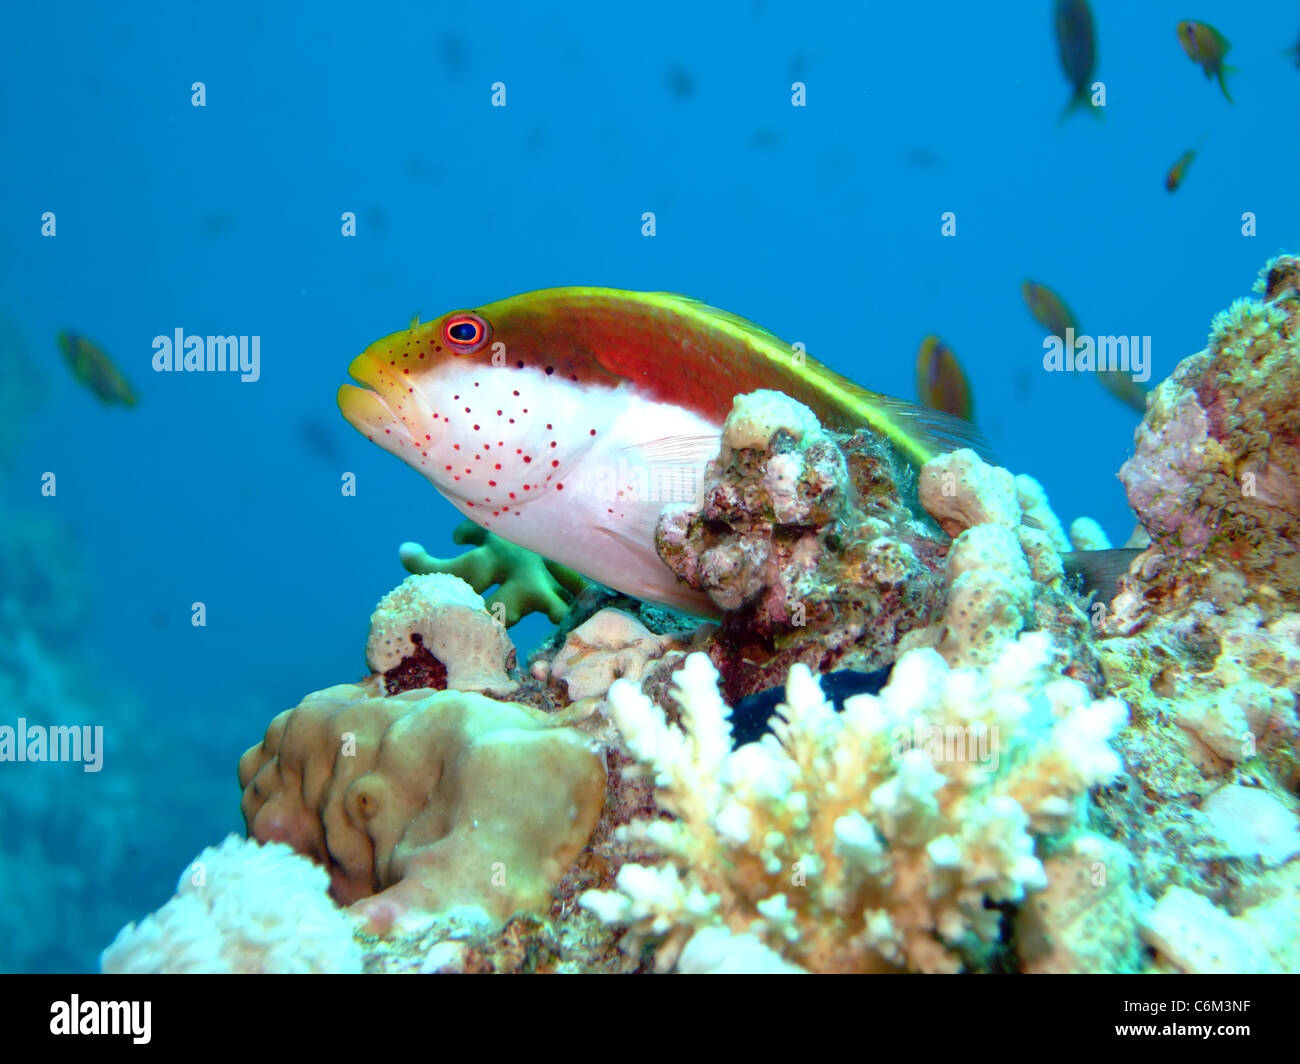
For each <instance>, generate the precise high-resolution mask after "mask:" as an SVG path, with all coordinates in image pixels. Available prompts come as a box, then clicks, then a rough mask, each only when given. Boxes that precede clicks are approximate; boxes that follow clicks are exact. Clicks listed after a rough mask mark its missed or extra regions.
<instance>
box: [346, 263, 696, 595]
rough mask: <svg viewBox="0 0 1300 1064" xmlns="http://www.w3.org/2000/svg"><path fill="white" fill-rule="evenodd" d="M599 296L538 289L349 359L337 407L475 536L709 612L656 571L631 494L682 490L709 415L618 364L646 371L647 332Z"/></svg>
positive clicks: (654, 514)
mask: <svg viewBox="0 0 1300 1064" xmlns="http://www.w3.org/2000/svg"><path fill="white" fill-rule="evenodd" d="M615 295H616V294H610V293H609V292H607V291H606V290H598V289H551V290H545V291H541V292H532V293H526V294H525V295H522V296H513V297H511V298H510V299H506V300H502V301H500V302H497V303H491V304H487V305H484V306H482V307H479V308H477V309H474V310H457V311H452V312H451V313H449V314H444V315H442V316H441V317H439V318H437V319H435V320H433V321H430V322H426V323H423V324H420V323H412V325H411V326H410V328H408V329H404V330H403V331H401V332H397V333H393V334H392V335H391V336H386V337H384V338H383V339H382V340H379V341H377V342H376V343H373V344H371V345H370V346H369V347H368V348H366V350H365V351H364V352H362V354H361V355H359V356H358V357H357V358H356V359H354V360H353V362H352V364H351V366H350V367H349V372H350V373H351V375H352V377H353V378H354V379H355V380H356V381H357V382H358V384H357V385H344V386H343V387H342V388H340V389H339V395H338V401H339V408H340V410H341V411H342V413H343V416H344V417H345V418H346V419H347V420H348V421H349V422H350V423H351V424H352V425H353V427H354V428H356V429H357V430H358V431H359V432H361V433H362V434H363V435H364V436H365V437H366V438H367V439H369V440H371V441H373V442H374V443H377V444H378V445H379V446H380V447H383V448H384V449H385V450H387V451H389V452H390V453H392V454H394V455H396V456H397V457H398V458H400V459H401V460H402V461H404V462H406V463H407V464H408V465H410V466H412V467H414V468H415V469H416V470H418V471H419V472H420V473H421V474H423V475H424V476H425V477H426V478H427V479H428V480H429V481H430V482H432V484H433V485H434V487H436V488H437V489H438V491H439V492H440V493H441V494H442V495H443V496H444V497H445V498H446V499H447V500H448V501H449V502H451V503H452V505H453V506H455V507H456V508H457V509H458V510H460V511H461V513H463V514H464V515H465V516H467V517H469V518H470V519H471V520H473V521H474V522H476V523H477V524H479V525H481V526H482V527H484V528H488V529H490V530H492V531H494V532H497V533H498V534H500V535H502V536H504V537H505V538H507V539H509V540H510V541H511V542H514V543H517V544H519V545H520V546H523V547H527V548H529V549H530V550H534V551H537V552H538V553H541V554H543V555H545V556H546V557H548V558H551V559H553V560H555V561H559V562H562V563H564V564H565V565H568V566H570V567H571V568H574V569H577V570H578V571H579V572H582V573H585V574H586V575H587V576H589V577H591V578H592V579H595V580H598V581H600V582H602V583H605V584H608V585H609V586H612V587H616V588H618V589H619V590H622V591H626V592H627V593H628V594H633V595H636V596H637V597H640V598H643V599H648V600H650V601H657V602H663V603H665V604H671V605H675V606H678V607H680V608H684V609H691V610H693V611H695V612H701V611H703V612H711V611H712V610H711V607H710V606H709V605H708V603H707V600H706V599H705V598H704V596H703V595H701V594H700V593H698V592H695V591H692V590H691V589H689V588H687V587H686V586H685V585H682V584H680V583H678V581H677V580H676V577H675V576H674V575H673V573H672V572H671V571H670V570H669V569H668V568H667V567H666V566H664V564H663V563H662V562H661V561H660V559H659V557H658V554H657V553H656V551H655V546H654V528H655V523H656V520H657V518H658V516H659V513H660V511H661V510H662V509H663V505H664V501H665V500H664V493H663V492H658V493H656V492H653V491H650V492H648V491H647V490H646V488H645V485H646V484H653V485H662V484H664V483H666V482H667V481H668V480H669V479H672V478H676V479H674V480H673V482H674V483H676V482H677V481H681V482H682V483H683V484H686V485H687V486H688V487H689V486H691V485H693V484H695V483H696V482H697V481H698V480H699V479H700V476H701V475H702V472H703V469H704V465H705V463H706V462H707V461H708V459H709V458H711V457H712V456H713V455H714V454H716V453H717V448H718V438H719V431H720V419H717V420H716V421H715V420H713V419H711V418H708V417H705V416H702V415H701V414H699V413H697V412H694V411H692V410H690V409H688V408H687V407H686V406H684V405H683V404H682V402H681V401H680V400H679V399H678V398H677V397H676V395H665V396H657V395H655V394H652V390H650V389H647V388H646V387H644V386H643V381H642V380H641V379H640V378H641V375H640V374H639V373H638V372H637V370H636V369H635V368H634V367H635V366H638V365H646V364H649V363H651V362H653V361H654V360H653V358H651V357H649V356H648V355H645V354H643V353H642V348H641V347H637V346H636V345H638V344H642V345H653V344H656V343H660V341H659V339H658V334H656V332H655V330H654V323H653V322H650V321H647V322H645V323H641V322H640V321H631V322H628V321H625V320H617V318H616V317H615V316H614V315H612V314H611V311H610V306H611V301H612V300H614V299H615ZM614 305H615V306H617V303H616V302H615V303H614ZM661 331H662V330H661ZM629 351H631V352H632V353H631V354H627V352H629ZM619 357H625V358H626V362H625V363H624V364H619V365H614V366H611V365H610V362H611V360H614V359H617V358H619ZM629 365H630V366H632V367H633V368H629ZM692 390H694V391H695V392H698V390H699V388H698V384H696V385H695V386H694V388H693V389H692V388H691V387H690V386H687V387H685V388H682V389H674V391H675V392H678V393H680V392H681V391H687V392H688V393H689V392H690V391H692ZM665 471H666V472H665ZM687 497H689V498H693V497H694V490H693V487H691V488H690V490H689V491H688V493H687ZM675 498H676V497H673V499H671V500H669V501H675Z"/></svg>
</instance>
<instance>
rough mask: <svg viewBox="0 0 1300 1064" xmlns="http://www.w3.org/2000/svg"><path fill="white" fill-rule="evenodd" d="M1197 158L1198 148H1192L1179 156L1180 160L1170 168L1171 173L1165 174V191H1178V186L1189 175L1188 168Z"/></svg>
mask: <svg viewBox="0 0 1300 1064" xmlns="http://www.w3.org/2000/svg"><path fill="white" fill-rule="evenodd" d="M1195 158H1196V150H1195V149H1194V148H1193V149H1190V150H1188V151H1185V152H1183V154H1182V155H1180V156H1178V161H1177V162H1176V163H1174V165H1173V166H1171V167H1170V168H1169V173H1167V174H1165V191H1166V192H1174V191H1177V189H1178V186H1179V185H1181V184H1182V183H1183V178H1184V177H1185V176H1186V175H1187V168H1188V167H1189V166H1191V165H1192V160H1193V159H1195Z"/></svg>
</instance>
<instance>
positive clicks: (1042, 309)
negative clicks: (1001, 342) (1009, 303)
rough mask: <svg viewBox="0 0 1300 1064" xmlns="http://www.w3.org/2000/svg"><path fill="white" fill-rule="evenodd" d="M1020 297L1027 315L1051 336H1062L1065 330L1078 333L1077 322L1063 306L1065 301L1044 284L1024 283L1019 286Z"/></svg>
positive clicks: (1072, 314) (1035, 282)
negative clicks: (1032, 317)
mask: <svg viewBox="0 0 1300 1064" xmlns="http://www.w3.org/2000/svg"><path fill="white" fill-rule="evenodd" d="M1020 295H1021V297H1022V298H1023V299H1024V301H1025V306H1027V307H1028V308H1029V313H1030V314H1032V315H1033V316H1034V321H1036V322H1038V324H1039V325H1041V326H1042V327H1043V328H1044V329H1046V330H1047V331H1048V333H1049V334H1051V335H1052V336H1064V335H1065V330H1066V329H1073V330H1074V331H1075V332H1078V331H1079V322H1078V319H1077V318H1075V316H1074V313H1073V312H1072V311H1071V310H1070V308H1069V307H1067V306H1066V305H1065V300H1064V299H1062V298H1061V297H1060V296H1059V295H1057V294H1056V293H1055V292H1054V291H1052V289H1050V288H1048V287H1047V285H1045V284H1039V283H1038V282H1037V281H1025V282H1023V283H1022V284H1021V285H1020Z"/></svg>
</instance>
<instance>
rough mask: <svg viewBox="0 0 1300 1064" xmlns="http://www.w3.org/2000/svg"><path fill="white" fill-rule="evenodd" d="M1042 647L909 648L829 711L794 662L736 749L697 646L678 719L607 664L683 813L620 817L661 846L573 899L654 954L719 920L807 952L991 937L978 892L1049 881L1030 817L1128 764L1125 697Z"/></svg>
mask: <svg viewBox="0 0 1300 1064" xmlns="http://www.w3.org/2000/svg"><path fill="white" fill-rule="evenodd" d="M1051 659H1052V651H1051V646H1050V639H1049V638H1048V637H1047V636H1045V635H1043V634H1041V633H1031V634H1026V635H1022V636H1021V637H1020V638H1019V639H1018V640H1016V641H1013V642H1008V643H1005V644H1004V645H1003V647H1002V649H1001V651H1000V653H999V655H998V656H997V657H996V658H995V659H994V660H993V661H992V662H991V663H989V664H988V665H987V666H986V667H984V668H982V669H977V668H951V667H949V666H948V664H947V663H946V662H945V661H944V660H943V659H942V658H941V657H940V656H939V655H938V654H937V653H936V652H934V651H932V650H928V649H920V650H915V651H912V652H911V653H908V654H905V655H904V656H903V657H902V658H900V659H899V661H898V662H897V663H896V664H895V666H894V672H893V676H892V677H891V679H890V682H889V684H888V685H887V686H886V687H885V689H884V690H883V691H882V692H881V694H880V695H879V696H873V695H861V696H856V697H854V698H850V699H848V700H847V701H846V702H845V704H844V710H843V712H842V713H840V714H836V713H835V712H834V710H833V708H832V707H831V706H830V705H829V704H828V703H827V702H826V701H825V700H824V699H823V697H822V694H821V690H820V687H819V685H818V684H817V681H816V679H815V677H814V676H813V675H812V674H811V673H810V672H809V671H808V670H807V668H806V667H805V666H796V667H795V668H793V669H792V670H791V673H790V677H789V680H788V682H787V685H786V697H787V701H786V703H785V704H784V705H783V706H782V707H781V709H780V717H779V718H776V719H774V720H773V722H772V730H773V732H774V735H771V736H765V737H764V738H763V740H761V741H760V742H757V743H751V744H748V745H745V746H741V747H740V748H739V749H737V750H732V748H731V734H730V725H729V723H728V720H727V716H728V713H729V709H728V707H727V706H726V705H725V703H723V701H722V700H721V698H720V696H719V694H718V691H717V687H716V683H717V673H716V672H715V670H714V669H713V667H712V666H711V665H710V663H709V661H708V659H707V658H706V657H705V656H703V655H698V654H697V655H691V656H690V657H689V658H688V659H687V661H686V664H685V666H684V668H683V669H682V670H681V671H680V672H679V673H678V674H677V688H676V692H675V693H676V698H677V701H678V703H679V706H680V712H681V722H682V725H681V727H677V726H674V725H670V724H669V723H668V722H667V719H666V717H665V715H664V713H663V710H661V709H660V708H658V707H657V706H655V705H654V704H653V703H651V702H650V701H649V699H647V698H646V697H645V696H644V695H643V694H641V692H640V691H639V690H638V689H637V687H636V685H634V684H632V683H630V682H627V681H619V682H618V683H616V684H615V685H614V686H613V687H612V688H611V689H610V693H609V712H610V714H611V716H612V717H613V719H614V721H615V723H616V724H617V725H618V728H619V731H620V732H621V733H622V735H623V737H624V740H625V742H626V744H627V747H628V749H629V750H630V751H631V753H632V754H633V756H634V757H635V758H636V759H637V761H638V762H639V763H640V764H641V765H643V766H644V767H645V768H646V769H648V770H651V771H653V772H654V774H655V783H656V788H657V790H656V795H657V797H658V800H659V804H660V806H661V808H662V809H663V811H664V812H667V813H670V814H671V815H672V816H673V817H675V818H676V819H674V820H671V821H669V820H662V819H657V820H643V821H638V822H636V823H634V824H632V825H629V827H627V828H625V829H624V833H625V834H626V835H627V836H628V837H630V838H634V839H637V840H639V841H641V842H643V843H645V844H647V845H648V846H649V847H650V848H651V849H652V850H653V851H655V852H656V853H657V854H659V855H663V856H664V857H666V858H667V860H666V862H663V863H659V864H655V865H651V864H626V865H624V866H623V868H622V869H621V871H620V872H619V874H618V877H617V880H616V887H617V889H616V890H614V891H592V892H589V893H587V894H586V895H585V896H584V897H583V905H584V906H587V907H588V908H590V909H592V910H593V911H595V912H596V913H597V914H598V915H600V916H601V917H602V918H603V919H605V920H606V921H608V922H611V923H617V924H628V925H630V926H631V927H632V928H633V930H634V932H635V933H636V934H638V935H653V936H656V937H659V938H663V939H664V940H665V941H664V944H663V946H662V947H661V951H660V958H661V965H662V966H663V967H665V968H666V967H671V966H672V965H673V964H674V963H675V962H676V959H677V954H678V951H679V950H681V948H682V947H683V946H684V945H685V944H686V942H687V940H688V939H689V937H690V936H691V935H692V934H694V933H696V932H698V931H699V930H701V929H706V928H720V927H721V928H725V929H727V930H728V931H730V932H731V933H732V934H733V935H736V936H745V935H753V936H756V937H757V938H759V939H761V940H762V942H763V944H764V945H765V946H766V947H767V948H768V949H769V950H771V951H773V952H774V953H777V954H779V955H780V956H781V957H783V958H785V960H786V961H788V962H791V963H794V964H798V965H799V966H801V967H804V968H806V969H809V970H812V971H820V972H833V971H880V970H892V969H910V970H918V971H926V972H941V971H956V970H958V969H960V968H961V967H962V965H963V963H965V962H967V961H968V960H971V959H975V958H978V957H980V956H981V955H982V954H985V953H987V951H988V948H989V947H990V946H992V945H994V944H996V943H997V942H998V940H999V937H1000V924H999V921H1000V913H999V912H998V910H997V909H996V908H993V907H991V905H990V904H986V903H999V902H1019V901H1021V900H1023V899H1024V897H1025V895H1026V893H1027V892H1030V891H1034V890H1039V889H1042V888H1043V887H1044V886H1046V879H1045V876H1044V871H1043V866H1042V864H1041V862H1040V861H1039V860H1038V858H1037V857H1036V856H1035V854H1034V840H1035V837H1036V836H1042V835H1048V834H1056V833H1060V832H1063V831H1065V830H1066V829H1068V828H1069V827H1070V826H1072V825H1073V824H1075V823H1076V821H1077V820H1078V818H1079V815H1080V807H1079V804H1078V802H1077V799H1078V798H1079V797H1080V796H1081V795H1082V794H1083V793H1085V792H1086V791H1087V789H1088V788H1089V787H1091V786H1093V785H1094V784H1097V783H1099V782H1102V781H1104V780H1108V779H1110V778H1111V777H1112V776H1114V775H1115V774H1116V773H1117V772H1118V771H1119V768H1120V762H1119V759H1118V757H1117V756H1116V755H1115V753H1114V751H1113V750H1111V749H1110V747H1109V746H1108V745H1107V741H1108V739H1109V738H1110V737H1111V736H1112V735H1114V733H1115V732H1116V731H1117V730H1118V729H1119V728H1120V726H1121V725H1122V724H1123V722H1124V719H1125V717H1126V710H1125V708H1124V706H1123V704H1122V703H1121V702H1119V701H1118V700H1117V699H1106V700H1102V701H1094V700H1093V699H1092V698H1091V697H1090V696H1089V694H1088V691H1087V689H1086V688H1085V687H1084V685H1083V684H1082V683H1079V682H1077V681H1074V680H1069V679H1064V678H1052V676H1051V675H1050V668H1049V666H1050V662H1051ZM782 718H783V719H782ZM740 963H743V962H738V964H740Z"/></svg>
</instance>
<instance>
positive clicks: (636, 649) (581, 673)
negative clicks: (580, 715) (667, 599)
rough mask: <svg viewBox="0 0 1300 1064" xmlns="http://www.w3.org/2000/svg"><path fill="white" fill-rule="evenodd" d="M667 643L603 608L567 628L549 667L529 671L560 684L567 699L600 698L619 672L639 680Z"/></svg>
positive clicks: (625, 615)
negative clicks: (577, 624) (560, 645)
mask: <svg viewBox="0 0 1300 1064" xmlns="http://www.w3.org/2000/svg"><path fill="white" fill-rule="evenodd" d="M672 642H673V641H672V639H671V637H669V636H665V635H656V634H655V633H654V632H652V631H650V629H649V628H647V627H646V626H645V625H644V624H642V623H641V622H640V621H638V620H637V619H636V618H635V617H633V616H632V615H631V614H628V613H624V612H623V611H622V610H616V609H609V608H606V609H603V610H601V611H600V612H599V613H596V614H594V615H593V616H591V617H590V618H588V619H587V620H586V621H584V622H583V623H582V624H580V625H579V626H578V627H577V628H574V629H573V630H572V631H571V632H569V633H568V635H567V636H566V637H565V639H564V645H563V646H562V647H561V648H560V651H559V653H558V654H556V655H555V658H554V660H553V661H552V662H551V663H550V664H549V666H547V665H546V663H544V662H539V663H538V664H537V665H536V666H535V667H534V675H536V676H538V678H539V679H543V678H545V677H546V676H548V675H549V676H550V677H552V678H554V679H556V680H558V681H560V682H561V683H563V684H564V686H565V688H566V690H567V692H568V696H569V699H570V701H577V700H578V699H582V698H598V697H603V696H604V694H605V692H606V691H608V690H609V688H610V685H611V684H612V683H613V682H614V681H615V680H617V679H619V678H621V677H625V678H627V679H629V680H640V679H641V678H642V677H643V676H645V674H646V672H647V671H648V670H649V667H650V665H651V664H652V663H653V662H656V661H659V660H661V659H662V658H663V657H664V654H665V652H666V651H667V650H668V649H669V647H671V646H672ZM678 657H680V654H679V655H678Z"/></svg>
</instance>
